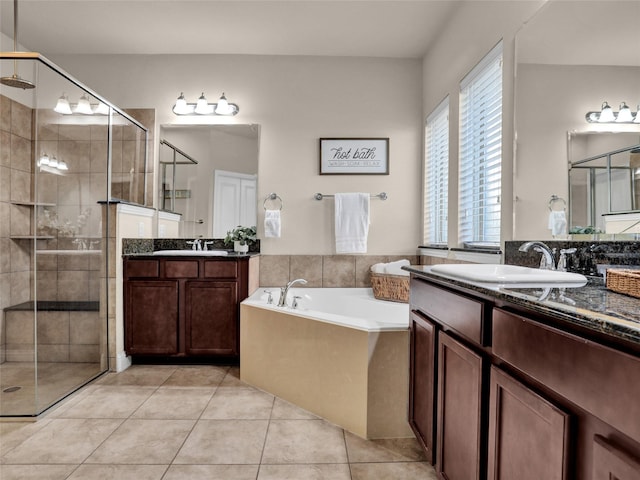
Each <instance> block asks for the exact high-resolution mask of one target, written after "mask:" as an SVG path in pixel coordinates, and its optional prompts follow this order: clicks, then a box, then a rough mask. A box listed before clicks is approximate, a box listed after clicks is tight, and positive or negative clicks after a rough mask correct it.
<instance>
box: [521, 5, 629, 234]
mask: <svg viewBox="0 0 640 480" xmlns="http://www.w3.org/2000/svg"><path fill="white" fill-rule="evenodd" d="M639 23H640V5H639V4H638V2H625V1H617V0H612V1H610V0H605V1H602V0H594V1H576V2H565V1H557V0H553V1H549V2H546V3H545V4H544V5H543V6H542V7H541V8H540V10H539V11H538V12H537V13H536V15H535V16H534V17H533V18H532V19H531V20H530V21H529V22H527V23H526V24H525V25H524V26H523V27H522V29H521V30H520V31H519V32H518V33H517V35H516V80H515V112H516V114H515V119H514V121H515V130H516V152H515V165H514V169H515V170H514V184H513V193H514V198H515V204H514V212H515V215H514V237H513V238H514V239H525V238H526V239H531V238H549V237H550V235H551V232H550V231H549V230H548V229H547V224H546V223H547V216H548V207H547V205H548V202H549V199H550V198H551V197H552V196H553V195H557V196H559V197H561V198H563V199H566V200H567V203H568V205H569V208H568V215H569V217H570V218H571V219H572V220H571V223H570V225H573V226H577V225H582V226H588V225H592V223H596V224H600V225H601V224H602V222H603V219H602V218H598V219H597V221H595V222H594V221H593V220H591V214H592V213H594V214H596V215H597V216H598V217H601V215H602V213H605V212H604V210H603V208H605V207H603V205H599V206H598V207H597V208H591V204H590V203H587V204H585V201H587V199H586V195H587V193H586V192H587V190H586V185H585V183H584V182H586V181H587V178H586V174H585V171H582V172H578V171H575V172H574V170H573V168H572V165H571V163H572V162H575V161H576V160H577V159H586V158H588V157H589V155H590V154H593V155H599V154H604V153H606V152H608V151H613V150H616V149H617V148H623V147H629V146H632V145H635V144H637V143H638V142H637V138H638V136H639V134H640V125H639V124H595V123H587V122H586V120H585V114H586V113H587V112H588V111H593V110H599V109H600V106H601V104H602V102H603V101H608V102H609V104H611V105H613V106H614V110H616V111H617V110H618V105H620V103H622V102H623V101H624V102H627V104H629V105H631V106H632V110H633V111H634V112H635V111H636V110H637V104H638V103H640V90H639V87H638V86H639V85H640V83H639V82H638V78H640V48H638V45H639V44H638V39H637V33H634V32H637V25H638V24H639ZM568 132H572V133H571V134H570V135H569V137H568V138H569V145H567V133H568ZM576 132H580V133H576ZM583 134H584V135H583ZM629 134H635V139H636V140H634V139H633V138H634V137H633V136H632V137H631V139H629V138H628V137H627V138H624V136H625V135H629ZM618 135H619V136H621V138H620V139H619V140H617V139H615V138H616V136H618ZM599 144H600V145H601V146H602V148H600V147H598V145H599ZM607 145H612V147H611V148H609V147H608V146H607ZM587 152H589V153H587ZM568 153H569V155H570V156H571V157H569V156H568ZM627 156H628V154H627ZM628 161H629V160H628V158H627V159H626V160H623V159H622V158H621V157H620V156H619V158H617V159H616V160H615V162H618V163H620V165H618V166H620V167H626V168H627V173H624V174H623V173H622V172H623V170H622V169H616V170H617V171H616V173H615V175H619V176H621V178H620V179H617V180H616V181H617V182H624V183H625V184H626V185H627V186H629V185H630V184H631V183H630V179H629V177H628V175H629V168H628V167H629V165H628ZM595 163H597V162H596V161H594V162H593V164H594V166H595ZM605 164H606V161H605ZM570 171H571V174H570V173H569V172H570ZM600 171H602V170H600ZM594 172H595V171H594ZM581 174H582V177H583V178H582V179H581V180H578V177H579V176H580V175H581ZM593 175H594V177H595V175H596V174H595V173H594V174H593ZM615 175H614V176H615ZM625 175H626V180H624V178H625ZM570 176H571V178H569V177H570ZM600 182H601V180H600ZM580 184H582V185H580ZM607 197H608V195H607ZM596 198H604V197H603V194H602V192H600V193H599V194H598V195H595V196H594V200H595V201H596V203H598V202H602V201H604V200H600V199H597V200H596ZM625 198H626V200H624V201H623V200H622V197H619V198H618V197H615V198H613V199H612V206H611V208H612V211H617V212H620V211H622V210H628V208H626V207H627V206H629V205H628V200H629V198H630V197H629V196H628V195H626V196H625ZM608 202H609V200H608V198H607V199H606V202H605V204H606V208H608ZM625 202H626V203H625ZM578 203H579V204H578ZM594 226H595V225H594ZM603 231H604V230H603Z"/></svg>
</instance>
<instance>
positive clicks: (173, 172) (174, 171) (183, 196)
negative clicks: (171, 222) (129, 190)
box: [157, 124, 260, 238]
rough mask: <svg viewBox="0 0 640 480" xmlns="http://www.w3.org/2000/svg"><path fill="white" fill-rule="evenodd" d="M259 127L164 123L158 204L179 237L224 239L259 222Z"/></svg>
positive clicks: (253, 125) (160, 154)
mask: <svg viewBox="0 0 640 480" xmlns="http://www.w3.org/2000/svg"><path fill="white" fill-rule="evenodd" d="M259 144H260V127H259V125H255V124H252V125H162V126H161V127H160V153H159V165H160V169H159V173H158V185H157V189H158V205H159V206H160V209H161V210H164V211H170V212H175V213H179V214H180V215H181V221H180V234H179V235H180V237H182V238H196V237H206V238H224V236H225V235H226V232H227V231H228V230H230V229H232V228H234V227H235V226H237V225H243V226H253V225H256V223H257V212H256V191H257V181H258V152H259Z"/></svg>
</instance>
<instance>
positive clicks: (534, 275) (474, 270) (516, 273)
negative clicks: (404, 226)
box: [431, 264, 587, 287]
mask: <svg viewBox="0 0 640 480" xmlns="http://www.w3.org/2000/svg"><path fill="white" fill-rule="evenodd" d="M431 273H433V274H436V275H441V276H444V277H449V278H454V279H460V280H468V281H471V282H482V283H497V284H509V285H511V284H520V285H529V284H532V285H540V284H554V285H556V284H562V285H568V286H573V287H578V286H581V285H584V284H586V283H587V277H585V276H584V275H581V274H579V273H571V272H556V271H554V270H541V269H539V268H529V267H521V266H518V265H494V264H453V265H449V264H446V265H434V266H433V267H431ZM558 286H559V285H558Z"/></svg>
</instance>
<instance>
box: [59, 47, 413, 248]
mask: <svg viewBox="0 0 640 480" xmlns="http://www.w3.org/2000/svg"><path fill="white" fill-rule="evenodd" d="M52 60H53V61H55V62H56V63H57V64H59V65H60V66H62V67H63V68H64V69H66V70H67V71H69V72H70V73H71V74H72V75H74V76H75V77H77V78H78V79H80V80H81V81H83V82H84V83H86V84H88V85H90V86H91V87H92V88H94V89H95V90H96V91H99V92H100V93H101V94H103V95H104V96H105V97H106V98H109V99H110V100H112V101H113V102H114V103H116V104H117V105H122V106H127V107H145V108H156V111H157V121H158V124H159V125H160V124H165V123H179V122H187V121H189V120H190V119H188V118H186V119H185V118H184V117H176V116H175V115H173V113H171V107H172V106H173V104H174V102H175V100H176V97H177V96H178V95H179V94H180V92H181V91H183V92H185V96H188V97H189V98H193V99H194V100H195V98H196V97H197V96H198V95H199V94H200V93H201V92H202V91H203V90H204V91H205V93H206V94H207V95H209V96H210V97H212V98H215V96H216V95H220V94H221V93H222V91H224V92H225V93H226V96H227V98H228V99H229V101H231V102H236V103H238V104H239V105H240V114H239V115H238V116H236V117H233V118H232V119H227V118H224V119H218V121H221V122H232V123H256V124H259V125H260V126H261V135H260V137H261V140H260V168H259V180H258V200H259V208H258V212H259V218H258V226H259V235H260V232H261V230H262V225H261V224H262V222H263V213H264V211H263V210H262V199H263V198H264V197H265V196H266V195H267V194H268V193H270V192H277V194H278V195H280V197H281V198H282V199H283V200H284V202H285V208H284V209H283V211H282V215H283V217H282V222H283V227H282V238H280V239H263V241H262V251H263V252H264V253H269V254H283V253H286V254H310V253H311V254H322V255H326V254H331V253H333V252H335V247H334V240H333V200H331V199H328V200H323V201H321V202H318V201H316V200H314V199H313V195H314V193H316V192H322V193H335V192H350V191H351V192H352V191H363V192H371V193H379V192H381V191H386V192H387V193H388V195H389V199H388V200H387V201H384V202H383V201H380V200H377V199H373V200H372V207H371V228H370V231H369V249H368V253H369V254H400V255H407V254H413V253H415V248H416V245H418V243H419V242H420V230H421V225H420V224H421V221H420V218H421V217H420V211H421V205H420V185H421V179H420V175H419V174H418V172H419V171H420V164H421V163H420V160H421V149H422V147H421V146H422V127H421V123H422V122H421V118H422V106H421V104H420V98H421V89H422V73H421V67H420V60H418V59H384V58H346V57H345V58H342V57H295V56H269V57H265V56H251V55H205V56H202V55H181V56H177V55H152V56H137V55H124V56H117V55H103V56H73V55H59V56H55V57H52ZM199 120H200V121H202V120H201V119H199ZM320 137H389V138H390V171H391V173H390V175H359V176H320V175H318V139H319V138H320Z"/></svg>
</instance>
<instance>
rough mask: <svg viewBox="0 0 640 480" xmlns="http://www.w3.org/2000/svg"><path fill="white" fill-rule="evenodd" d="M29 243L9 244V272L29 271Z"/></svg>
mask: <svg viewBox="0 0 640 480" xmlns="http://www.w3.org/2000/svg"><path fill="white" fill-rule="evenodd" d="M30 249H31V244H30V242H11V246H10V252H11V271H12V272H25V271H29V270H30V269H31V251H30Z"/></svg>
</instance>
